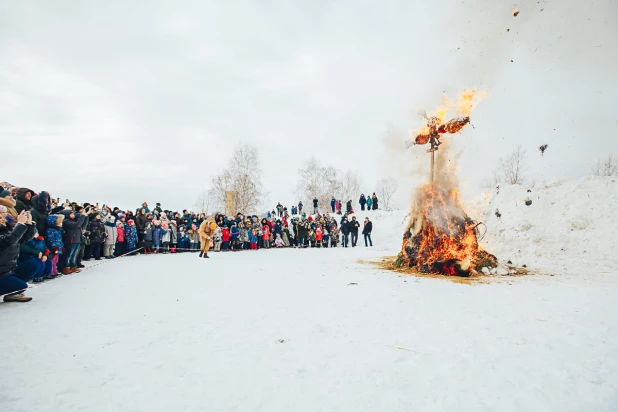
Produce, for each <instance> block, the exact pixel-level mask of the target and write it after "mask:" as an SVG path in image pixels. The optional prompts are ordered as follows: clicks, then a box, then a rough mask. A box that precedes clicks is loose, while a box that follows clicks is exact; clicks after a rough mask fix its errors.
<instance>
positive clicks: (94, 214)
mask: <svg viewBox="0 0 618 412" xmlns="http://www.w3.org/2000/svg"><path fill="white" fill-rule="evenodd" d="M90 216H91V219H94V218H96V217H97V216H99V212H92V213H91V214H90Z"/></svg>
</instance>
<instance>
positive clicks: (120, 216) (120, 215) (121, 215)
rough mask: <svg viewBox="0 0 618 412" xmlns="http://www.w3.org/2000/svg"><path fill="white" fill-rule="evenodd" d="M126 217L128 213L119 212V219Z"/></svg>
mask: <svg viewBox="0 0 618 412" xmlns="http://www.w3.org/2000/svg"><path fill="white" fill-rule="evenodd" d="M124 217H126V215H125V214H124V213H118V220H120V219H122V218H124Z"/></svg>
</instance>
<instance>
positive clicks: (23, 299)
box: [4, 293, 32, 302]
mask: <svg viewBox="0 0 618 412" xmlns="http://www.w3.org/2000/svg"><path fill="white" fill-rule="evenodd" d="M31 300H32V298H31V297H30V296H24V294H23V293H18V294H17V295H6V296H5V297H4V301H5V302H30V301H31Z"/></svg>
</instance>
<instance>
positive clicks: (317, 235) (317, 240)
mask: <svg viewBox="0 0 618 412" xmlns="http://www.w3.org/2000/svg"><path fill="white" fill-rule="evenodd" d="M315 246H316V247H322V227H321V226H318V228H317V229H316V230H315Z"/></svg>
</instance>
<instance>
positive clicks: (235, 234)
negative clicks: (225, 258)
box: [230, 223, 240, 251]
mask: <svg viewBox="0 0 618 412" xmlns="http://www.w3.org/2000/svg"><path fill="white" fill-rule="evenodd" d="M230 239H231V241H232V250H234V251H236V250H240V247H239V246H240V230H239V229H238V226H236V223H232V229H231V230H230Z"/></svg>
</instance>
